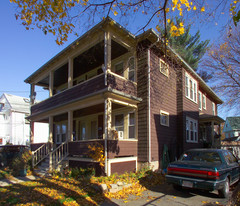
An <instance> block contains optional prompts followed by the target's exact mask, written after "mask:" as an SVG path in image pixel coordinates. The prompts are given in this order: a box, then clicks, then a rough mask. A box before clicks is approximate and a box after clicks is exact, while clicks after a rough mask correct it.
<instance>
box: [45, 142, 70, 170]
mask: <svg viewBox="0 0 240 206" xmlns="http://www.w3.org/2000/svg"><path fill="white" fill-rule="evenodd" d="M68 154H69V153H68V141H66V142H63V143H62V144H61V145H59V146H58V147H57V148H56V149H54V150H53V151H52V152H50V154H49V155H50V163H49V164H50V167H51V166H52V169H56V167H57V165H58V164H59V163H61V162H62V161H63V160H64V159H65V158H66V157H67V156H68ZM51 164H52V165H51Z"/></svg>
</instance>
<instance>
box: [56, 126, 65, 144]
mask: <svg viewBox="0 0 240 206" xmlns="http://www.w3.org/2000/svg"><path fill="white" fill-rule="evenodd" d="M55 132H56V134H55V141H56V143H57V144H60V143H62V142H65V141H66V140H67V125H66V124H64V123H58V124H56V125H55Z"/></svg>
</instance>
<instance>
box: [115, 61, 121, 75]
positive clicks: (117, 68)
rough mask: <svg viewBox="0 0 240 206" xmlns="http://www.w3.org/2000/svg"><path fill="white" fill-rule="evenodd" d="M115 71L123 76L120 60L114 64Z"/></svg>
mask: <svg viewBox="0 0 240 206" xmlns="http://www.w3.org/2000/svg"><path fill="white" fill-rule="evenodd" d="M115 73H116V74H118V75H120V76H123V62H120V63H118V64H116V65H115Z"/></svg>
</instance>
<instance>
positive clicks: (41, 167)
mask: <svg viewBox="0 0 240 206" xmlns="http://www.w3.org/2000/svg"><path fill="white" fill-rule="evenodd" d="M34 172H35V173H36V174H37V175H39V176H40V177H46V176H49V175H50V174H49V157H46V158H45V159H44V161H42V162H41V163H40V164H38V165H37V167H36V168H34Z"/></svg>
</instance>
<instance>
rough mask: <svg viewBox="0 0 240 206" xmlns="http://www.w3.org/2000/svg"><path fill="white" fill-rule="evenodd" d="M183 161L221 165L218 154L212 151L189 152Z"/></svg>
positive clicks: (181, 158) (185, 154)
mask: <svg viewBox="0 0 240 206" xmlns="http://www.w3.org/2000/svg"><path fill="white" fill-rule="evenodd" d="M180 160H181V161H196V162H211V163H221V158H220V156H219V154H218V153H217V152H212V151H211V152H210V151H187V152H185V153H183V155H182V156H181V157H180Z"/></svg>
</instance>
